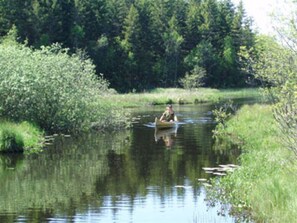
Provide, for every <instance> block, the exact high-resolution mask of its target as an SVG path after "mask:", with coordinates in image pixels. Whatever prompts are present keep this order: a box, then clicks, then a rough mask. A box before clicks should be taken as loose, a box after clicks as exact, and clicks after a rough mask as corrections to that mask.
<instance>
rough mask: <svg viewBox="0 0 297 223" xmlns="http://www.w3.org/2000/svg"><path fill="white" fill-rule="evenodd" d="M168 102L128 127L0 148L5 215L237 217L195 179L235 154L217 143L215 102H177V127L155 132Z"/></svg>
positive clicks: (0, 205)
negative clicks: (27, 152)
mask: <svg viewBox="0 0 297 223" xmlns="http://www.w3.org/2000/svg"><path fill="white" fill-rule="evenodd" d="M163 109H164V108H163V107H152V108H143V110H141V109H137V110H134V111H132V113H133V117H134V124H133V128H132V129H130V130H125V131H121V132H117V133H93V134H88V135H84V136H80V137H71V138H63V137H61V136H60V137H57V138H56V140H55V143H54V144H53V145H52V146H49V147H48V148H47V149H46V150H45V151H44V152H43V153H42V154H38V155H34V156H29V157H25V156H0V190H1V192H0V222H104V223H106V222H107V223H108V222H116V223H118V222H119V223H122V222H124V223H138V222H152V223H158V222H160V223H161V222H162V223H164V222H170V223H175V222H177V223H181V222H191V223H193V222H234V219H233V218H232V217H230V216H228V215H227V216H222V215H220V214H219V213H220V212H221V211H220V210H221V209H222V208H225V207H221V206H219V205H218V206H216V207H208V205H207V203H206V202H205V196H206V192H205V188H204V186H203V185H201V183H199V182H198V180H197V179H198V178H209V177H211V176H209V175H208V174H206V173H205V172H204V171H203V170H202V167H212V166H217V165H219V164H228V163H235V162H236V155H232V154H225V153H222V152H221V151H217V150H215V149H213V146H212V145H213V140H212V129H213V128H214V125H215V124H214V122H213V119H212V116H211V112H210V111H211V110H212V109H213V106H211V105H195V106H194V105H191V106H176V107H175V110H176V113H177V115H178V117H179V119H180V121H181V124H180V125H179V127H178V128H177V129H172V130H167V131H162V132H160V131H159V132H155V129H154V128H152V127H151V122H152V121H153V120H154V117H155V116H160V114H161V112H162V111H163Z"/></svg>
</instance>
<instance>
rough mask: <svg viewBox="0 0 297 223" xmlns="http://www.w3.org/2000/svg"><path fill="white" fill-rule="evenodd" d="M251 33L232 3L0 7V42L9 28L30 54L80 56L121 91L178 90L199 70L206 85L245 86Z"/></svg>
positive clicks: (118, 0)
mask: <svg viewBox="0 0 297 223" xmlns="http://www.w3.org/2000/svg"><path fill="white" fill-rule="evenodd" d="M251 26H252V20H251V19H250V18H248V17H246V15H245V11H244V8H243V5H242V4H239V6H238V7H235V5H234V4H233V3H232V2H231V0H15V1H11V0H0V36H5V35H7V33H8V32H9V30H11V29H12V27H15V28H16V30H17V35H18V37H19V39H18V41H19V42H26V43H27V44H28V45H29V46H31V47H33V48H36V49H39V48H40V47H41V46H48V45H51V44H53V43H60V44H62V46H63V47H65V48H69V49H70V51H69V52H77V51H84V52H86V54H87V55H88V56H89V57H90V58H91V59H92V60H93V63H94V64H95V65H96V73H97V75H98V76H101V75H104V77H105V78H106V79H107V80H108V81H109V82H110V84H111V85H110V86H111V87H112V88H115V89H116V90H118V91H120V92H128V91H132V90H133V91H135V90H136V91H142V90H146V89H150V88H154V87H176V86H178V84H179V81H178V80H179V79H180V78H182V77H184V76H185V75H186V74H188V75H191V74H194V73H195V72H197V71H199V70H201V69H200V68H203V71H205V72H206V75H205V77H204V80H203V83H204V84H205V86H209V87H241V86H245V85H246V84H247V82H248V80H250V74H249V72H248V69H246V67H244V66H245V63H244V61H243V58H242V57H241V51H242V50H244V51H245V52H249V54H251V56H253V54H254V52H253V50H252V49H253V46H254V44H255V33H254V32H253V31H252V29H251ZM197 68H199V69H197Z"/></svg>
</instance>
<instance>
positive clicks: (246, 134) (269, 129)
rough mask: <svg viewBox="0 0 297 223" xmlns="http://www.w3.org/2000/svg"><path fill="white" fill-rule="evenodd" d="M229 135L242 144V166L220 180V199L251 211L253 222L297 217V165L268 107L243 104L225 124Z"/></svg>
mask: <svg viewBox="0 0 297 223" xmlns="http://www.w3.org/2000/svg"><path fill="white" fill-rule="evenodd" d="M225 133H227V135H228V136H232V138H233V139H234V138H236V139H237V140H236V141H237V142H238V141H241V142H242V143H243V146H242V149H243V154H242V155H241V156H240V165H241V167H240V168H239V169H238V170H236V171H235V172H234V173H233V174H230V175H228V176H227V177H225V178H222V180H221V181H220V182H219V185H216V186H218V187H221V188H224V191H225V193H222V194H220V195H219V196H221V198H223V199H227V200H228V201H229V202H231V203H233V204H234V207H235V210H237V211H239V212H240V211H242V210H243V209H247V210H250V211H251V215H252V218H253V219H255V220H256V222H294V221H295V219H297V187H296V183H297V174H296V170H297V166H296V162H295V161H294V158H293V157H294V156H293V154H292V153H291V152H290V151H289V150H287V149H286V148H285V147H284V146H283V145H282V137H281V132H280V131H279V128H278V125H277V123H276V122H275V120H274V118H273V114H272V110H271V107H270V106H267V105H266V106H264V105H254V106H244V107H243V108H242V109H241V110H240V111H239V112H238V114H237V115H236V116H235V117H233V118H232V119H231V120H230V121H229V122H228V123H227V129H226V130H225Z"/></svg>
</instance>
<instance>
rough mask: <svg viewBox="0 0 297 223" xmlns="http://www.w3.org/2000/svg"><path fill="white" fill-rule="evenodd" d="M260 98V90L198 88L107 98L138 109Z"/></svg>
mask: <svg viewBox="0 0 297 223" xmlns="http://www.w3.org/2000/svg"><path fill="white" fill-rule="evenodd" d="M247 97H253V98H260V97H261V94H260V91H259V90H258V89H255V88H245V89H225V90H218V89H211V88H196V89H193V90H191V91H190V90H185V89H181V88H156V89H154V90H152V91H150V92H144V93H129V94H113V95H108V96H106V98H107V100H110V101H113V102H114V103H116V104H118V105H121V106H123V107H137V106H142V105H162V104H169V103H170V104H194V103H203V102H218V101H219V100H227V99H236V98H247Z"/></svg>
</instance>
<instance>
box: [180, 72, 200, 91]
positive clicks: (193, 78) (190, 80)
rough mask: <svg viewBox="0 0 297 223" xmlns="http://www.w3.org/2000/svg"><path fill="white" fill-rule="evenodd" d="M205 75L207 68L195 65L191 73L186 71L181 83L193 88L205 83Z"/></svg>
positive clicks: (190, 88)
mask: <svg viewBox="0 0 297 223" xmlns="http://www.w3.org/2000/svg"><path fill="white" fill-rule="evenodd" d="M205 76H206V71H205V69H204V68H202V67H199V66H195V68H194V69H193V70H192V71H191V73H186V76H185V77H184V78H181V79H180V80H179V83H180V84H181V85H182V86H183V88H185V89H188V90H192V89H193V88H198V87H200V86H202V85H203V79H204V77H205Z"/></svg>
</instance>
